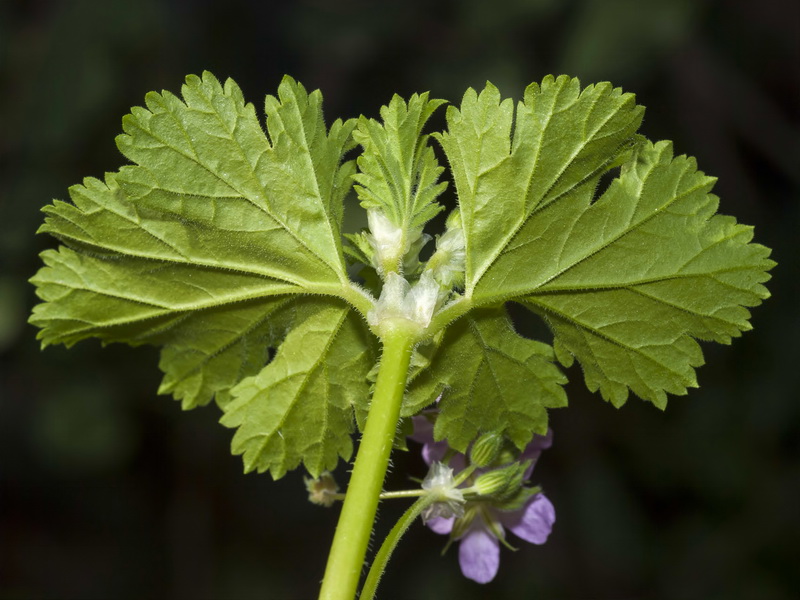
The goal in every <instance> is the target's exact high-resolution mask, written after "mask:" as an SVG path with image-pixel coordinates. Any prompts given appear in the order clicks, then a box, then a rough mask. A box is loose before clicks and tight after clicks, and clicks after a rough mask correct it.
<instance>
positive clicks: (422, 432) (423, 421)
mask: <svg viewBox="0 0 800 600" xmlns="http://www.w3.org/2000/svg"><path fill="white" fill-rule="evenodd" d="M411 422H412V423H413V424H414V433H412V434H411V435H410V436H408V437H409V438H410V439H412V440H414V441H415V442H419V443H420V444H428V443H430V442H432V441H433V423H431V422H430V421H429V420H428V419H427V418H426V417H424V416H422V415H419V416H416V417H411Z"/></svg>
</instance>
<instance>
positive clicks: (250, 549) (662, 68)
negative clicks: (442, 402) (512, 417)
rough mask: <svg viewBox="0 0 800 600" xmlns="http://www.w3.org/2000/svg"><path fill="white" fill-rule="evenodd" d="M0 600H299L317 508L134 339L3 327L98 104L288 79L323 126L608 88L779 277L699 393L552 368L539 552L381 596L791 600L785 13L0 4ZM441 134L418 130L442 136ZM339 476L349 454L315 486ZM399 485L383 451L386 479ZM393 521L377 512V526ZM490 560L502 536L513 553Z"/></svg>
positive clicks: (123, 108) (740, 5) (796, 406)
mask: <svg viewBox="0 0 800 600" xmlns="http://www.w3.org/2000/svg"><path fill="white" fill-rule="evenodd" d="M0 53H2V54H0V69H2V72H1V73H0V77H1V78H2V79H1V81H2V88H0V89H2V94H0V111H1V112H0V119H1V121H0V168H2V172H1V173H0V210H1V211H2V213H1V215H2V216H1V218H0V597H1V598H187V599H190V598H191V599H195V598H196V599H201V598H236V599H238V598H241V599H247V598H260V599H264V598H279V599H280V598H311V597H314V596H315V595H316V592H317V588H318V582H319V579H320V578H321V576H322V571H323V568H324V562H325V557H326V554H327V549H328V545H329V543H330V540H331V536H332V534H333V527H334V524H335V520H336V516H337V513H338V509H329V510H326V509H323V508H320V507H316V506H312V505H310V504H308V503H307V502H306V501H305V493H304V488H303V483H302V475H301V474H300V473H299V472H295V473H291V474H289V475H288V476H286V477H285V478H284V479H283V480H281V481H279V482H272V481H271V480H270V478H269V476H268V475H260V476H259V475H254V474H250V475H246V476H245V475H242V465H241V460H240V459H239V458H238V457H232V456H231V455H230V454H229V443H230V437H231V432H230V431H228V430H226V429H224V428H222V427H221V426H219V425H218V424H217V423H216V420H217V419H218V416H219V413H218V410H217V409H216V408H214V407H207V408H205V409H200V410H196V411H192V412H188V413H182V412H181V410H180V407H179V405H178V404H177V403H176V402H174V401H172V400H171V399H169V398H165V397H157V396H156V394H155V390H156V389H157V387H158V381H159V372H158V369H157V368H156V364H157V352H156V350H154V349H153V348H138V349H131V348H128V347H125V346H111V347H108V348H106V349H103V350H101V349H100V346H99V344H98V343H96V342H93V341H89V342H83V343H81V344H79V345H78V346H76V347H75V348H73V349H72V350H70V351H67V350H65V349H64V348H62V347H54V348H48V349H47V350H46V351H45V352H40V350H39V347H38V343H37V342H36V341H35V333H36V332H35V330H34V328H33V327H31V326H30V325H27V324H26V319H27V316H28V314H29V312H30V308H31V306H32V305H33V304H34V302H35V298H34V295H33V290H32V286H30V285H29V284H28V283H27V281H26V280H27V279H28V278H29V277H31V276H32V275H33V274H34V273H35V271H36V270H37V269H38V267H39V260H38V258H37V254H38V252H39V251H41V250H43V249H45V248H48V247H52V246H54V242H53V240H52V239H49V238H47V237H45V236H34V232H35V231H36V228H37V227H38V225H39V223H40V222H41V218H42V217H41V214H40V213H39V209H40V208H41V207H42V206H43V205H44V204H46V203H48V202H50V201H51V199H53V198H62V199H63V198H66V197H67V192H66V190H67V187H68V186H69V185H71V184H74V183H77V182H79V181H80V180H81V178H83V177H84V176H89V175H92V176H101V175H102V173H103V172H104V171H109V170H116V169H117V168H118V167H119V166H121V164H123V162H124V159H123V158H122V156H121V155H120V154H119V152H118V151H117V150H116V147H115V145H114V136H115V135H116V134H117V133H118V132H119V131H120V120H121V118H122V116H123V115H124V114H125V113H126V112H127V111H128V110H129V107H130V106H131V105H134V104H140V103H142V101H143V97H144V94H145V93H146V92H147V91H149V90H160V89H162V88H166V89H169V90H172V91H175V92H177V91H178V90H179V88H180V85H181V83H182V80H183V77H184V76H185V75H186V74H187V73H199V72H201V71H202V70H203V69H208V70H211V71H212V72H214V73H215V74H216V75H217V76H219V77H221V78H224V77H228V76H230V77H233V78H234V79H235V80H236V81H237V82H238V83H239V84H240V85H241V87H242V88H243V90H244V92H245V96H246V97H247V98H248V99H249V100H250V101H252V102H254V103H255V104H256V106H257V108H258V110H259V111H260V110H261V107H262V105H263V104H262V103H263V97H264V95H265V94H266V93H274V92H275V90H276V88H277V85H278V82H279V80H280V77H281V76H282V75H283V74H284V73H290V74H292V75H293V76H294V77H295V78H297V79H299V80H300V81H302V82H303V83H304V84H305V85H306V86H307V87H309V88H311V89H313V88H317V87H319V88H321V89H322V90H323V93H324V96H325V106H326V114H327V115H328V116H329V120H333V118H335V117H337V116H343V117H347V116H356V115H358V114H360V113H364V114H366V115H368V116H377V114H378V108H379V106H380V105H381V104H382V103H384V102H387V101H388V100H389V98H390V97H391V95H392V94H393V93H395V92H398V93H400V94H401V95H408V94H410V93H412V92H415V91H425V90H430V91H431V93H432V95H433V96H434V97H441V98H446V99H448V100H450V101H453V102H458V101H459V100H460V98H461V95H462V94H463V92H464V90H465V89H466V88H467V87H468V86H482V85H483V83H484V82H485V80H487V79H490V80H492V81H493V82H494V83H495V84H496V85H498V86H499V87H500V89H501V91H502V93H503V94H504V95H505V96H514V97H516V98H519V97H520V95H521V92H522V90H523V89H524V87H525V85H526V84H528V83H530V82H531V81H538V80H541V78H542V77H543V76H544V75H546V74H548V73H556V74H558V73H568V74H571V75H577V76H579V77H581V78H582V81H583V82H584V83H585V84H588V83H591V82H593V81H600V80H610V81H612V82H613V83H614V84H615V85H619V86H622V87H623V88H624V89H625V90H627V91H634V92H636V93H637V96H638V99H639V101H640V102H641V103H642V104H644V105H646V106H647V113H646V117H645V121H644V125H643V128H642V132H643V133H644V134H645V135H647V136H648V137H650V138H651V139H654V140H656V139H664V138H667V139H673V140H674V141H675V146H676V150H677V151H678V152H679V153H688V154H691V155H694V156H696V157H697V158H698V161H699V164H700V166H701V168H702V169H703V170H705V171H706V172H707V173H709V174H713V175H716V176H718V177H719V183H718V185H717V187H716V192H717V193H718V194H719V195H720V196H721V198H722V201H721V211H722V212H723V213H727V214H733V215H736V216H737V218H738V219H739V220H741V221H742V222H745V223H748V224H752V225H755V227H756V240H757V241H759V242H761V243H764V244H766V245H769V246H771V247H772V248H774V254H773V257H774V258H775V259H776V260H777V261H778V262H779V266H778V267H777V268H776V269H775V271H774V278H773V280H772V281H771V282H770V284H769V287H770V289H771V291H772V293H773V295H774V297H773V298H772V299H771V300H769V301H768V302H767V303H766V304H765V305H764V306H762V307H759V308H756V309H755V310H754V319H753V324H754V326H755V330H754V331H753V332H750V333H747V334H745V335H744V337H743V338H742V339H740V340H737V341H736V342H735V343H734V344H733V345H732V346H730V347H727V346H706V358H707V362H708V365H707V366H705V367H703V368H702V369H700V371H699V379H700V383H701V386H702V387H701V388H700V389H699V390H692V391H691V392H690V394H689V395H688V396H687V397H680V398H674V399H672V400H671V402H670V406H669V407H668V409H667V411H666V412H661V411H659V410H657V409H655V408H653V407H652V406H650V405H647V404H646V403H644V402H641V401H639V400H637V399H632V400H631V401H630V402H629V403H628V405H626V406H625V407H624V408H623V409H621V410H619V411H618V410H616V409H614V408H613V407H611V406H610V405H608V404H606V403H604V402H603V401H602V400H601V399H600V398H599V397H595V396H592V395H591V394H589V393H588V392H586V390H585V387H584V385H583V383H582V377H581V374H580V371H579V370H578V369H577V368H572V369H570V370H569V372H568V375H569V376H570V378H571V381H572V383H571V384H570V385H569V389H568V391H569V393H570V403H571V409H570V410H561V411H555V412H553V413H552V426H553V428H554V430H555V435H556V442H555V445H554V446H553V448H552V449H551V450H550V451H548V452H547V453H545V455H544V456H543V458H542V459H541V461H540V463H539V466H538V467H537V472H536V478H537V481H539V482H540V483H542V485H543V486H544V487H545V489H546V491H547V494H548V496H549V497H550V498H551V499H552V500H553V502H554V503H555V505H556V508H557V512H558V522H557V524H556V526H555V529H554V531H553V534H552V536H551V538H550V540H549V541H548V543H547V544H546V545H544V546H540V547H538V546H537V547H534V546H530V545H528V544H525V543H524V542H520V543H519V544H518V545H519V546H520V550H519V551H518V552H516V553H512V552H509V551H507V550H503V555H502V564H501V569H500V573H499V575H498V577H497V579H496V580H495V582H493V583H492V584H490V585H488V586H485V587H482V586H478V585H477V584H474V583H472V582H469V581H467V580H465V579H464V578H463V577H462V576H461V574H460V572H459V569H458V564H457V552H456V550H455V548H452V549H451V550H450V551H449V552H448V553H447V554H446V555H445V556H444V557H443V558H442V557H440V556H439V552H440V549H441V548H442V546H443V544H444V541H445V539H444V537H441V536H436V535H434V534H433V533H431V532H429V531H428V530H426V529H424V528H423V527H421V526H416V527H414V528H412V530H411V531H410V532H409V534H408V535H407V537H406V538H405V539H404V540H403V542H402V543H401V545H400V547H399V549H398V551H397V553H396V555H395V558H394V560H393V561H392V562H391V563H390V567H389V571H388V573H387V576H386V578H385V580H384V583H383V586H382V591H383V597H385V598H464V599H466V598H481V597H490V596H491V597H496V598H505V597H508V598H540V599H550V598H563V599H579V598H588V599H606V598H607V599H611V598H669V599H672V598H704V599H708V598H726V599H728V598H730V599H735V598H763V599H771V598H776V599H778V598H793V597H796V596H795V595H794V594H796V593H797V590H800V574H799V573H800V569H798V564H800V552H798V539H800V515H798V512H799V511H798V508H797V506H798V504H799V503H798V499H799V498H800V460H798V459H799V458H800V414H799V413H800V402H798V400H799V399H800V398H799V396H800V394H798V373H800V369H798V366H797V354H796V353H795V352H794V351H795V346H796V340H797V339H798V336H799V335H800V321H799V320H798V316H797V310H796V305H797V298H798V283H797V281H798V275H800V270H799V269H798V264H797V263H798V260H797V255H798V253H797V249H796V239H797V238H796V232H797V231H798V190H799V189H800V160H799V159H800V151H799V150H800V114H798V107H799V106H800V104H799V103H800V4H799V3H797V2H792V1H789V0H785V1H781V0H759V1H757V2H753V1H752V0H732V1H728V2H713V1H711V0H658V1H644V0H603V1H600V0H597V1H592V0H528V1H524V0H513V1H511V0H509V1H505V2H500V1H493V2H490V1H488V0H462V1H459V2H456V1H451V2H430V1H422V0H405V1H403V2H394V1H391V2H390V1H386V2H379V1H375V0H372V1H366V0H363V1H362V0H340V1H336V2H334V1H330V2H326V1H322V0H317V1H313V0H305V1H298V2H271V1H255V0H253V1H244V0H228V1H226V2H211V1H195V2H190V1H188V0H183V1H181V0H170V1H167V2H155V1H153V0H139V1H137V2H125V1H122V0H113V1H112V0H106V1H104V2H100V1H98V2H81V1H75V2H55V1H49V2H48V1H44V0H38V1H37V0H32V1H25V2H19V1H16V2H13V1H12V2H8V1H4V2H0ZM439 118H440V120H439V121H437V122H436V123H435V124H434V125H436V126H441V115H439ZM339 474H340V481H344V480H345V467H344V465H343V466H342V467H340V469H339ZM409 474H411V475H415V476H420V477H421V476H422V475H423V474H424V468H423V465H422V462H421V461H420V460H419V458H418V457H417V455H416V452H412V453H409V454H405V455H398V456H397V457H396V459H395V468H394V471H393V474H392V476H391V478H390V481H389V482H388V483H387V487H388V488H390V489H398V488H402V487H406V486H407V483H408V482H407V476H408V475H409ZM401 509H402V507H401V506H400V505H399V504H397V505H386V506H384V507H383V508H382V512H381V515H380V516H381V517H382V518H381V520H380V523H379V529H378V535H381V534H382V533H383V532H385V531H386V530H387V528H388V527H389V525H390V523H391V522H392V518H393V517H396V516H397V515H398V514H399V511H400V510H401ZM511 541H512V542H513V540H511Z"/></svg>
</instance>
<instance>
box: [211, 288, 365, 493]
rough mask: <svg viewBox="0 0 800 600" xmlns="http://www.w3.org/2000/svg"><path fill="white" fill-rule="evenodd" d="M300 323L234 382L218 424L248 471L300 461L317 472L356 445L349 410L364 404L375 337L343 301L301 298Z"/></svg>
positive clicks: (276, 469)
mask: <svg viewBox="0 0 800 600" xmlns="http://www.w3.org/2000/svg"><path fill="white" fill-rule="evenodd" d="M304 302H305V304H304V305H303V306H301V307H300V308H299V309H298V310H299V312H301V313H303V312H304V313H305V314H303V315H302V316H298V318H297V324H296V325H295V327H294V328H293V329H292V330H291V331H290V332H289V333H288V334H287V336H286V339H285V340H284V341H283V343H282V344H281V346H280V347H279V348H278V352H277V354H276V355H275V358H274V359H273V360H272V362H270V363H269V364H268V365H267V366H266V367H264V368H263V369H262V370H261V372H260V373H259V374H258V375H256V376H253V377H248V378H246V379H244V380H243V381H242V382H241V383H239V384H238V385H237V386H236V387H234V388H233V390H232V391H231V394H232V396H233V399H232V400H231V402H230V403H228V404H227V405H225V407H224V410H225V415H224V416H223V417H222V419H221V421H220V422H221V423H222V424H223V425H225V426H227V427H238V430H237V431H236V434H235V435H234V438H233V445H232V450H233V452H234V453H235V454H243V455H244V456H243V458H244V462H245V470H246V471H252V470H257V471H258V472H263V471H266V470H269V471H270V473H271V474H272V476H273V477H274V478H275V479H277V478H279V477H282V476H283V475H284V474H285V473H286V472H287V471H289V470H291V469H294V468H296V467H297V466H298V465H299V464H300V462H301V461H302V462H303V464H304V465H305V467H306V469H308V471H309V472H310V473H311V474H312V476H314V477H317V476H319V474H320V473H321V472H322V471H324V470H326V469H333V468H334V467H335V466H336V464H337V462H338V460H339V456H341V457H342V458H344V459H345V460H348V459H349V458H350V455H351V454H352V450H353V443H352V439H351V436H350V434H351V433H352V432H353V430H354V422H355V419H354V409H359V410H361V411H366V409H367V406H368V402H369V397H370V389H369V387H370V386H369V382H368V381H367V374H368V373H369V371H370V369H371V368H372V366H373V364H374V363H375V360H376V356H377V354H376V351H375V347H374V346H375V344H374V341H372V339H371V338H372V336H371V334H370V333H369V331H368V330H367V328H366V325H365V323H364V321H363V320H362V319H360V318H359V317H358V316H356V315H355V313H354V312H353V311H352V310H351V309H350V308H349V307H347V306H346V305H344V304H341V303H334V302H321V301H319V300H313V301H312V300H306V301H304Z"/></svg>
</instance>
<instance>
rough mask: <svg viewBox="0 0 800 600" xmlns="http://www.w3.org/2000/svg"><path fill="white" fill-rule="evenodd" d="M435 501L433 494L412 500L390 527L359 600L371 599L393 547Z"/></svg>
mask: <svg viewBox="0 0 800 600" xmlns="http://www.w3.org/2000/svg"><path fill="white" fill-rule="evenodd" d="M435 501H436V497H435V496H434V495H433V494H428V495H426V496H423V497H422V498H420V499H419V500H417V501H416V502H414V504H412V505H411V506H410V507H409V508H408V510H407V511H406V512H404V513H403V516H402V517H400V519H399V520H398V521H397V523H395V526H394V527H392V530H391V531H390V532H389V535H387V536H386V539H385V540H383V544H381V548H380V550H378V553H377V554H376V555H375V560H374V561H373V562H372V566H371V567H370V569H369V573H368V574H367V580H366V581H365V582H364V587H363V588H362V589H361V600H372V599H373V598H374V597H375V592H376V591H377V589H378V584H379V583H380V581H381V576H382V575H383V572H384V571H385V570H386V563H388V562H389V558H391V556H392V552H394V549H395V548H396V547H397V543H398V542H399V541H400V538H401V537H403V534H404V533H405V532H406V530H407V529H408V527H409V526H410V525H411V524H412V523H413V522H414V521H415V520H416V518H417V517H418V516H419V515H420V514H421V513H422V511H423V510H425V509H426V508H427V507H428V506H430V505H431V504H433V503H434V502H435Z"/></svg>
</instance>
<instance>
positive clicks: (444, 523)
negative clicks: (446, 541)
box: [425, 517, 456, 535]
mask: <svg viewBox="0 0 800 600" xmlns="http://www.w3.org/2000/svg"><path fill="white" fill-rule="evenodd" d="M455 520H456V518H455V517H434V518H433V519H428V520H427V521H426V522H425V525H427V526H428V527H429V528H430V529H431V531H433V532H434V533H441V534H442V535H446V534H448V533H450V532H451V531H453V523H454V522H455Z"/></svg>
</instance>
